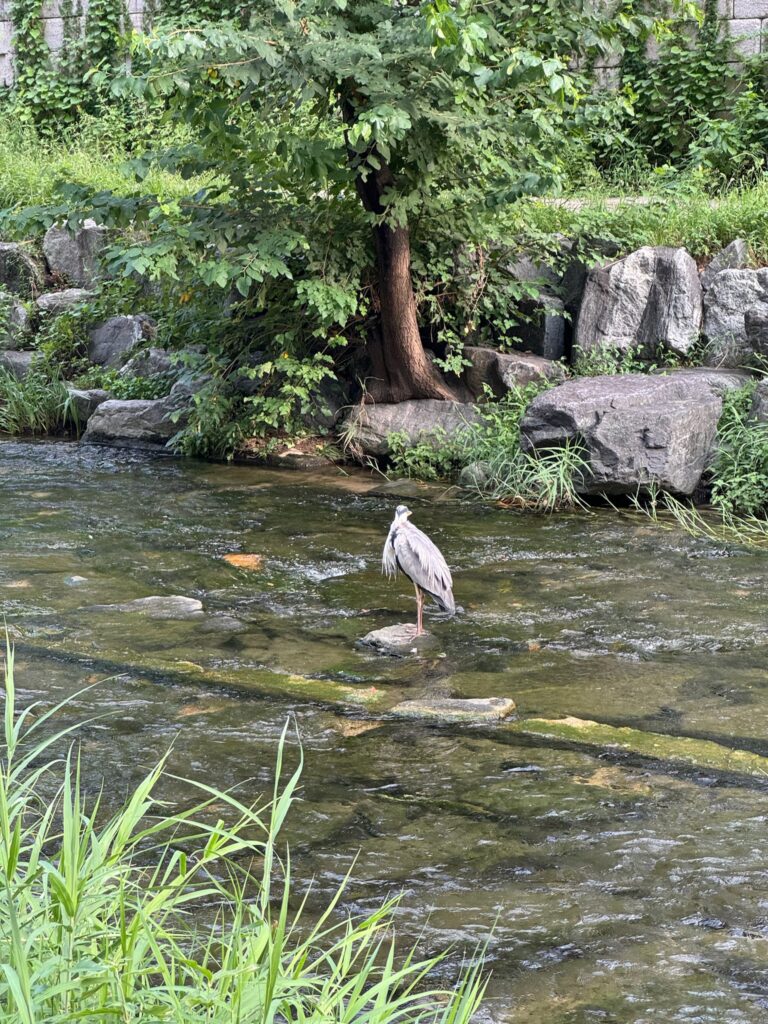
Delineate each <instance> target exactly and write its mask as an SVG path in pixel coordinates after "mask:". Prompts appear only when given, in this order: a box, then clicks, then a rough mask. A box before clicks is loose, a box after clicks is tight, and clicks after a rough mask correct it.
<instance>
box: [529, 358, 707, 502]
mask: <svg viewBox="0 0 768 1024" xmlns="http://www.w3.org/2000/svg"><path fill="white" fill-rule="evenodd" d="M721 410H722V399H721V398H720V397H719V395H718V394H717V393H716V390H715V389H714V388H713V387H712V386H711V385H710V384H708V383H707V381H706V380H705V379H697V378H695V377H691V376H690V375H687V374H683V375H678V374H675V373H671V374H669V375H667V376H650V375H645V374H625V375H616V376H605V377H582V378H578V379H576V380H571V381H568V382H567V383H565V384H561V385H559V386H558V387H556V388H553V389H552V390H551V391H546V392H544V393H543V394H541V395H538V396H537V397H536V398H535V399H534V400H533V402H531V404H530V405H529V407H528V409H527V410H526V413H525V415H524V417H523V419H522V421H521V424H520V435H521V444H522V447H523V450H525V451H529V452H534V451H535V450H536V449H542V448H553V447H559V446H562V445H564V444H565V443H566V442H571V443H580V444H581V445H583V448H584V455H585V458H586V461H587V469H586V470H585V472H584V474H583V477H582V478H581V479H580V480H577V481H576V486H577V488H578V490H579V491H580V492H581V493H582V494H601V493H604V494H634V493H636V492H637V491H638V490H647V489H648V488H650V487H654V486H655V487H658V488H660V489H661V490H664V491H670V492H672V493H675V494H683V495H689V494H692V493H693V492H694V490H695V489H696V486H697V485H698V483H699V481H700V479H701V476H702V473H703V472H704V470H705V468H706V467H707V465H708V463H709V461H710V459H711V456H712V452H713V450H714V447H715V443H716V437H717V421H718V419H719V418H720V412H721Z"/></svg>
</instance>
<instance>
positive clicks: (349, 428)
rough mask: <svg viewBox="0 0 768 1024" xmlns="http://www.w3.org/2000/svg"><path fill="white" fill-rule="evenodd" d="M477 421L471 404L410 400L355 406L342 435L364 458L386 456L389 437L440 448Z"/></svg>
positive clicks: (346, 421)
mask: <svg viewBox="0 0 768 1024" xmlns="http://www.w3.org/2000/svg"><path fill="white" fill-rule="evenodd" d="M479 419H480V415H479V413H478V411H477V409H476V407H475V406H474V405H472V404H468V403H464V402H441V401H438V400H437V399H433V398H424V399H413V400H411V401H408V402H393V403H379V404H376V405H359V406H356V407H355V408H354V409H353V410H352V412H351V413H350V414H349V416H347V418H346V419H345V420H344V424H343V428H342V434H343V436H344V439H345V442H346V443H347V444H348V445H349V446H350V447H351V448H357V449H359V450H360V451H361V452H363V453H364V454H366V455H388V454H389V453H390V450H391V448H390V441H389V438H390V435H391V434H405V435H406V437H407V439H408V441H409V443H410V444H412V445H416V444H420V443H428V444H429V443H434V444H435V445H437V446H439V444H440V442H441V440H442V439H443V438H445V437H448V438H450V439H452V440H453V439H455V438H456V435H457V434H460V433H461V432H462V431H467V430H469V429H470V428H471V427H472V426H473V424H475V423H477V422H478V421H479Z"/></svg>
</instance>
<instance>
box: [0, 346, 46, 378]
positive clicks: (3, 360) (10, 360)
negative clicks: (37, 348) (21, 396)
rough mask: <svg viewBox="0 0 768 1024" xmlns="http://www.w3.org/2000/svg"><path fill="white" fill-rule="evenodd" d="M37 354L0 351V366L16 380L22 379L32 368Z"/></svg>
mask: <svg viewBox="0 0 768 1024" xmlns="http://www.w3.org/2000/svg"><path fill="white" fill-rule="evenodd" d="M37 355H38V353H37V352H13V351H7V352H2V351H0V367H2V368H3V369H4V370H7V371H8V373H10V374H12V375H13V376H14V377H15V378H16V379H17V380H24V378H25V377H26V376H27V375H28V374H29V371H30V370H31V369H32V366H33V364H34V362H35V359H36V357H37Z"/></svg>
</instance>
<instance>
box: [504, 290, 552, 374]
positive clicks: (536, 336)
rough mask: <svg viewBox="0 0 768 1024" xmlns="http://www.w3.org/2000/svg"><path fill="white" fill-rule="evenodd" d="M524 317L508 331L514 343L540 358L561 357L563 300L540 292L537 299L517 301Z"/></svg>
mask: <svg viewBox="0 0 768 1024" xmlns="http://www.w3.org/2000/svg"><path fill="white" fill-rule="evenodd" d="M520 312H521V313H522V314H523V317H524V318H523V319H522V320H521V322H520V323H519V324H517V325H516V326H515V327H513V328H512V329H511V331H510V336H511V338H512V340H513V343H514V344H515V345H519V346H520V347H521V348H525V349H528V350H530V351H531V352H533V353H534V355H537V356H541V357H542V358H543V359H562V357H563V356H564V355H565V303H564V302H563V300H562V299H561V298H558V297H557V296H555V295H550V294H548V293H546V292H542V293H541V294H540V295H539V297H538V298H537V299H523V300H522V301H521V302H520Z"/></svg>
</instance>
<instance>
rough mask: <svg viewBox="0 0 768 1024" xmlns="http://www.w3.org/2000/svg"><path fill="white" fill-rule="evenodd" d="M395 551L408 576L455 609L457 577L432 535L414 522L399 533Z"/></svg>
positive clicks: (446, 606) (449, 609)
mask: <svg viewBox="0 0 768 1024" xmlns="http://www.w3.org/2000/svg"><path fill="white" fill-rule="evenodd" d="M394 552H395V555H396V556H397V562H398V564H399V566H400V568H401V569H402V570H403V572H404V573H405V575H406V576H408V578H409V579H410V580H411V581H412V582H413V583H415V584H416V586H417V587H420V588H421V589H422V590H425V591H426V592H427V593H428V594H431V595H432V597H434V598H435V600H436V601H437V602H438V604H441V605H443V606H444V607H445V609H446V610H447V611H452V610H453V608H454V602H453V580H452V579H451V570H450V569H449V568H448V563H447V562H446V561H445V559H444V558H443V556H442V553H441V552H440V549H439V548H438V547H437V546H436V545H435V544H433V543H432V541H431V540H430V539H429V537H428V536H427V535H426V534H425V533H422V532H421V530H419V529H418V528H417V527H415V526H411V524H410V523H408V524H406V525H404V526H401V527H400V528H399V529H398V530H397V532H396V533H395V539H394Z"/></svg>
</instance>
